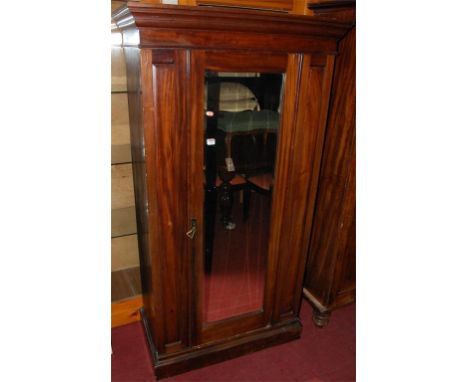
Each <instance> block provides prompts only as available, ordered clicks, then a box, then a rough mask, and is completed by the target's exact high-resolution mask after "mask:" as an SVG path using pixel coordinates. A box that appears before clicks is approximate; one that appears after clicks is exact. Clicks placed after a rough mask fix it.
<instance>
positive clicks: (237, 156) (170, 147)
mask: <svg viewBox="0 0 468 382" xmlns="http://www.w3.org/2000/svg"><path fill="white" fill-rule="evenodd" d="M113 19H114V20H115V22H116V24H117V25H118V27H119V28H120V29H121V30H122V34H123V47H124V52H125V57H126V65H127V81H128V86H127V87H128V99H129V114H130V127H131V140H132V161H133V171H134V172H133V177H134V185H135V199H136V209H137V226H138V242H139V252H140V264H141V265H140V266H141V277H142V288H143V300H144V308H143V309H142V319H143V324H144V327H145V332H146V338H147V340H148V347H149V349H150V352H151V355H152V359H153V364H154V370H155V374H156V376H157V377H158V378H161V377H167V376H170V375H174V374H178V373H182V372H184V371H187V370H190V369H193V368H197V367H202V366H205V365H208V364H211V363H215V362H220V361H223V360H226V359H229V358H233V357H236V356H240V355H243V354H247V353H250V352H253V351H256V350H259V349H263V348H265V347H268V346H272V345H276V344H280V343H283V342H286V341H290V340H293V339H297V338H299V337H300V334H301V328H302V326H301V322H300V319H299V308H300V303H301V295H302V282H303V275H304V271H305V266H306V261H307V254H308V250H309V244H310V241H311V234H312V225H313V216H314V211H315V203H316V196H317V187H318V181H319V175H320V168H321V159H322V153H323V145H324V139H325V133H326V127H327V120H328V114H329V105H330V96H331V90H332V81H333V75H334V68H335V61H336V55H337V52H338V44H339V41H340V40H341V39H342V38H343V37H344V36H345V35H346V34H347V33H348V32H349V31H350V30H351V29H352V27H353V23H354V18H353V17H348V16H346V17H344V16H343V17H338V18H337V17H335V16H333V15H332V16H331V15H330V13H327V12H325V13H324V14H323V15H316V16H298V15H289V14H285V13H281V12H271V11H256V10H240V9H231V8H221V7H209V6H206V7H189V6H168V5H155V4H146V3H136V2H135V3H132V2H129V3H128V4H127V5H126V6H124V7H123V8H120V9H119V10H117V11H116V12H115V13H114V15H113Z"/></svg>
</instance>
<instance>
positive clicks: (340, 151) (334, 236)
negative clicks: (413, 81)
mask: <svg viewBox="0 0 468 382" xmlns="http://www.w3.org/2000/svg"><path fill="white" fill-rule="evenodd" d="M328 5H330V4H328ZM311 7H313V8H314V9H315V11H316V12H317V13H322V14H324V15H325V14H329V15H333V14H336V12H337V10H336V9H337V8H336V7H335V8H333V7H332V8H327V7H326V6H323V5H322V6H320V4H311ZM340 7H341V8H342V9H343V10H346V11H347V12H351V11H352V10H353V8H352V7H350V6H349V4H346V3H343V4H341V5H340ZM355 296H356V28H352V29H351V30H350V31H349V32H348V33H347V34H346V35H345V36H344V38H343V39H342V40H341V41H340V42H339V44H338V55H337V59H336V63H335V72H334V76H333V83H332V97H331V100H330V113H329V116H328V126H327V132H326V136H325V143H324V148H323V157H322V163H321V171H320V176H319V182H318V190H317V201H316V210H315V214H314V222H313V228H312V233H311V241H310V247H309V256H308V261H307V266H306V273H305V277H304V297H305V298H306V300H308V301H309V302H310V304H311V305H312V308H313V320H314V322H315V324H316V325H317V326H319V327H323V326H325V325H327V323H328V321H329V319H330V314H331V312H332V311H333V310H335V309H337V308H339V307H341V306H344V305H346V304H350V303H352V302H354V301H355Z"/></svg>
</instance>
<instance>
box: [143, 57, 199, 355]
mask: <svg viewBox="0 0 468 382" xmlns="http://www.w3.org/2000/svg"><path fill="white" fill-rule="evenodd" d="M186 60H187V55H186V51H185V50H165V49H163V50H149V49H142V51H141V73H142V74H141V75H142V81H141V83H142V99H143V121H144V123H143V125H144V126H145V128H144V130H145V131H144V135H145V142H146V144H145V156H146V164H147V167H146V169H147V173H146V183H147V190H148V210H149V215H148V221H149V237H150V238H151V239H150V243H149V256H150V258H151V262H152V267H151V269H152V271H151V272H152V273H151V280H152V281H151V284H152V285H151V287H152V289H151V292H150V297H149V299H148V300H151V301H152V303H150V305H149V306H150V309H151V310H152V309H154V311H150V312H148V316H149V317H150V318H151V320H150V322H151V324H152V327H151V329H152V334H153V337H154V339H155V343H156V347H157V351H158V353H159V356H160V357H163V356H164V354H168V353H172V352H176V351H179V350H180V349H181V348H183V347H185V346H188V343H189V334H188V309H189V306H188V304H189V301H188V297H187V294H186V293H185V291H186V290H187V285H188V282H189V269H190V261H189V258H190V257H189V256H190V254H189V248H188V239H187V237H186V236H185V230H184V228H185V227H188V223H187V221H188V218H187V214H188V211H187V173H186V172H185V171H181V169H184V168H186V166H187V163H188V157H187V120H186V119H187V118H186V115H187V112H186V105H187V102H185V101H184V100H185V97H186V91H185V87H186V83H187V81H186V76H187V73H186Z"/></svg>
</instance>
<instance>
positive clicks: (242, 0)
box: [196, 0, 293, 11]
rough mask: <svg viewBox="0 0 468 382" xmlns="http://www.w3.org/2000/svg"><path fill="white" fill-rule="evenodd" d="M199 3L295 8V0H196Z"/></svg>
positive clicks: (285, 9)
mask: <svg viewBox="0 0 468 382" xmlns="http://www.w3.org/2000/svg"><path fill="white" fill-rule="evenodd" d="M196 3H197V5H224V6H231V7H245V8H251V9H273V10H282V11H289V10H291V9H292V8H293V0H264V1H261V0H253V1H252V0H196Z"/></svg>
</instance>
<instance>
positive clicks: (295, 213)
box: [273, 55, 334, 321]
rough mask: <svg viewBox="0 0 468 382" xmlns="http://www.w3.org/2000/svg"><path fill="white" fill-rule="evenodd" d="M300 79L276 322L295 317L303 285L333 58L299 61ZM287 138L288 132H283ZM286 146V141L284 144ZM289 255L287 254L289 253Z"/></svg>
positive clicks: (315, 57) (276, 305) (278, 274)
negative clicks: (286, 133)
mask: <svg viewBox="0 0 468 382" xmlns="http://www.w3.org/2000/svg"><path fill="white" fill-rule="evenodd" d="M298 64H299V65H301V67H300V80H299V85H298V95H297V96H296V105H295V114H296V116H295V122H294V130H293V132H292V135H291V138H290V142H288V145H287V147H288V151H289V153H288V156H289V158H288V159H287V160H286V161H287V163H288V166H287V172H288V178H287V179H288V181H287V183H286V184H285V185H284V190H285V191H284V192H285V201H284V204H283V216H282V221H281V227H282V228H281V238H288V240H281V242H280V245H279V251H280V253H282V256H280V257H279V263H278V271H277V280H281V282H277V285H278V290H277V293H276V301H275V309H274V316H273V318H274V320H275V321H281V320H287V319H290V318H293V317H295V316H297V314H298V310H299V303H300V294H301V284H302V277H303V274H302V272H303V269H304V265H305V260H306V257H305V254H306V251H307V238H308V235H309V232H310V229H311V221H312V215H313V208H314V201H315V189H316V185H317V180H318V175H319V170H320V160H321V155H322V145H323V139H324V133H325V127H326V121H327V113H328V99H329V95H330V86H331V80H332V75H333V65H334V56H333V55H329V56H312V55H304V56H302V58H301V61H300V62H298ZM281 134H282V135H281V137H284V131H283V132H282V133H281ZM282 145H283V146H284V142H283V143H282ZM285 254H289V255H285Z"/></svg>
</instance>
